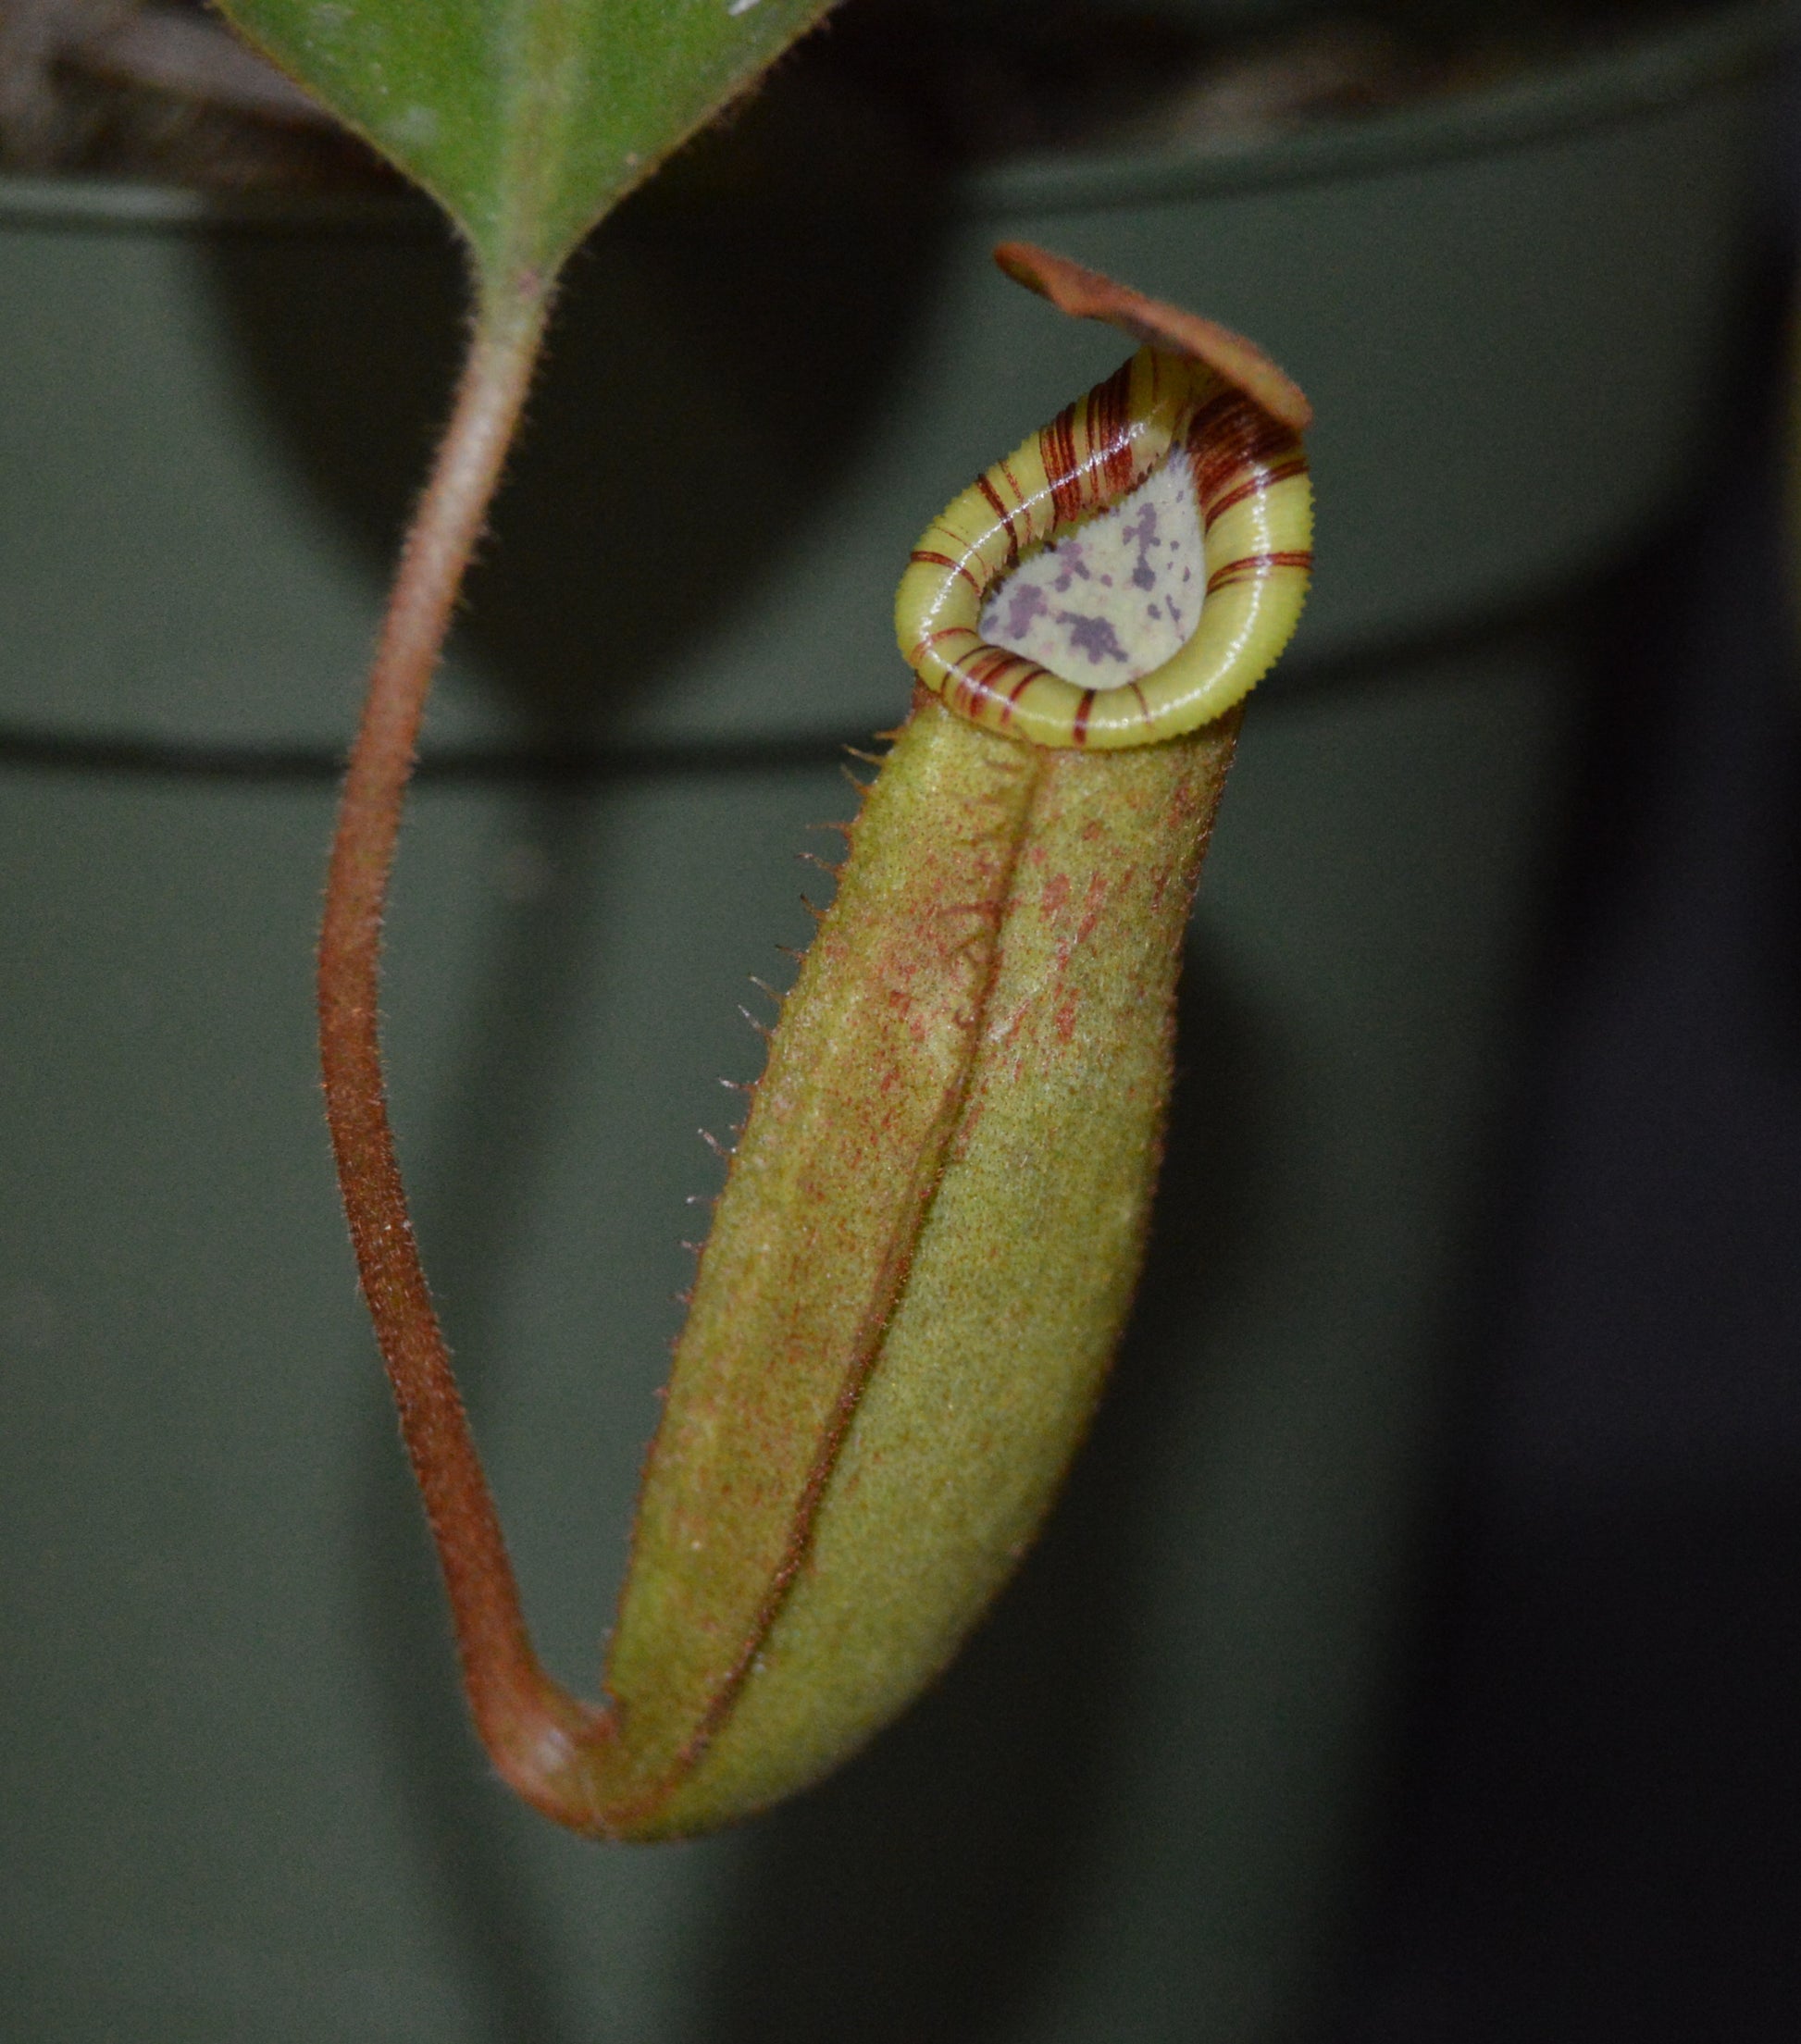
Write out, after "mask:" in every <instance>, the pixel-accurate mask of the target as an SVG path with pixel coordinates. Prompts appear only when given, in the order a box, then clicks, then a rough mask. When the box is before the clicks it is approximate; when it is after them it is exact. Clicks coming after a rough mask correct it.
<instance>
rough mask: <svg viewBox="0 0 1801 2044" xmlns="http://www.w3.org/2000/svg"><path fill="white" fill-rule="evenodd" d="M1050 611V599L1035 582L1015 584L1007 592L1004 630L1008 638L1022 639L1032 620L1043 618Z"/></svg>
mask: <svg viewBox="0 0 1801 2044" xmlns="http://www.w3.org/2000/svg"><path fill="white" fill-rule="evenodd" d="M1049 610H1050V598H1049V597H1047V596H1046V595H1045V593H1044V591H1043V590H1042V589H1041V588H1039V587H1038V585H1037V583H1036V582H1019V583H1015V584H1014V586H1013V588H1012V589H1010V590H1009V591H1008V592H1007V601H1006V613H1007V618H1006V624H1005V626H1004V629H1005V631H1006V634H1007V636H1008V638H1023V637H1024V636H1025V632H1026V631H1027V630H1028V629H1029V628H1030V626H1031V625H1032V622H1033V620H1034V619H1035V618H1039V617H1043V616H1044V615H1045V614H1046V613H1047V612H1049Z"/></svg>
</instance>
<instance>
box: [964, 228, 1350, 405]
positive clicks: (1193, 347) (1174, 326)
mask: <svg viewBox="0 0 1801 2044" xmlns="http://www.w3.org/2000/svg"><path fill="white" fill-rule="evenodd" d="M994 259H995V261H996V262H997V263H999V264H1000V267H1001V268H1002V269H1003V270H1005V271H1006V273H1007V275H1008V276H1009V277H1011V278H1012V279H1013V281H1014V282H1015V283H1016V284H1024V285H1025V288H1026V289H1027V290H1028V291H1037V294H1038V295H1039V297H1040V298H1048V299H1050V303H1051V304H1053V305H1055V306H1056V308H1057V310H1058V311H1059V312H1066V313H1068V314H1069V315H1070V316H1071V317H1072V318H1073V319H1104V320H1106V321H1107V323H1108V324H1109V325H1110V326H1113V327H1117V328H1120V330H1121V331H1122V332H1123V333H1127V334H1130V335H1131V337H1132V339H1133V340H1134V341H1148V342H1149V344H1150V345H1151V346H1152V347H1154V348H1167V349H1168V350H1169V351H1170V353H1172V354H1185V355H1189V356H1192V358H1193V359H1194V360H1195V361H1197V362H1202V363H1205V364H1206V365H1207V366H1208V367H1209V368H1210V369H1211V370H1212V371H1213V373H1214V374H1215V375H1216V376H1220V377H1223V378H1224V379H1225V380H1226V382H1228V383H1229V384H1231V385H1232V386H1233V388H1234V389H1235V390H1242V391H1243V392H1244V393H1245V395H1246V396H1247V397H1248V398H1251V399H1253V400H1254V401H1255V402H1256V403H1258V404H1261V406H1262V408H1263V409H1264V411H1266V412H1267V413H1269V414H1270V415H1271V416H1272V417H1273V418H1277V419H1280V420H1281V421H1282V423H1283V425H1285V426H1291V427H1294V429H1295V430H1296V431H1297V432H1301V431H1303V430H1304V429H1305V428H1306V427H1309V426H1310V425H1311V424H1312V423H1313V407H1312V406H1311V405H1310V403H1308V402H1307V399H1306V396H1305V395H1304V394H1303V392H1302V390H1301V388H1300V386H1299V385H1298V383H1296V382H1295V381H1294V380H1293V379H1292V378H1289V377H1287V376H1285V375H1284V374H1283V372H1282V371H1281V370H1280V369H1278V368H1277V367H1276V365H1275V364H1274V363H1273V362H1272V361H1271V360H1270V358H1269V356H1268V355H1266V354H1265V353H1263V351H1262V350H1261V348H1259V347H1258V346H1256V345H1255V343H1254V342H1252V341H1247V340H1246V339H1245V338H1244V336H1243V335H1242V334H1236V333H1234V332H1233V331H1232V329H1231V328H1229V327H1222V326H1221V325H1219V323H1218V322H1217V321H1216V320H1211V319H1203V318H1202V317H1201V316H1200V315H1199V313H1191V312H1184V311H1183V309H1182V308H1181V306H1180V305H1165V304H1161V302H1160V301H1159V300H1157V299H1155V298H1147V297H1145V295H1144V294H1143V293H1142V292H1141V291H1132V290H1130V289H1129V288H1128V287H1127V286H1126V285H1124V284H1116V283H1114V281H1113V280H1112V278H1111V277H1103V276H1102V275H1101V274H1100V272H1099V270H1093V269H1084V268H1083V267H1082V266H1081V264H1079V263H1072V262H1071V261H1070V260H1069V258H1068V257H1067V256H1065V255H1053V254H1051V253H1050V250H1049V249H1043V248H1035V247H1034V246H1033V245H1032V243H1031V242H1001V243H1000V247H999V248H997V249H996V250H995V252H994Z"/></svg>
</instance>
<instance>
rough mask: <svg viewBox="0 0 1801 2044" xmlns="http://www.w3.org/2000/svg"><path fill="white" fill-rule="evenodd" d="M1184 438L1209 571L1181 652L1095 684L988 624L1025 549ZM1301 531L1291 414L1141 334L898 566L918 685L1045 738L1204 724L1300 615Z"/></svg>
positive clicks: (1117, 739) (1158, 732)
mask: <svg viewBox="0 0 1801 2044" xmlns="http://www.w3.org/2000/svg"><path fill="white" fill-rule="evenodd" d="M1239 345H1240V346H1241V347H1246V348H1248V343H1239ZM1178 448H1179V449H1181V450H1183V451H1184V452H1186V455H1187V457H1188V459H1189V463H1190V465H1191V470H1192V474H1193V477H1194V488H1195V496H1196V506H1197V510H1198V513H1199V523H1200V530H1201V543H1202V550H1203V556H1204V561H1205V568H1206V584H1205V600H1204V601H1203V602H1202V604H1201V608H1200V614H1199V622H1198V624H1197V626H1196V628H1195V630H1194V632H1193V634H1192V635H1191V636H1190V638H1188V639H1187V640H1186V643H1184V644H1183V645H1182V646H1181V648H1180V649H1179V650H1178V651H1177V652H1175V653H1174V655H1173V656H1172V657H1171V658H1170V659H1168V660H1166V661H1165V662H1164V663H1162V664H1161V666H1158V667H1155V668H1153V669H1151V670H1150V671H1149V673H1147V674H1144V675H1138V676H1136V678H1133V679H1130V680H1127V681H1125V682H1124V683H1123V684H1115V685H1114V686H1112V687H1108V688H1092V687H1084V686H1083V685H1081V684H1080V683H1077V682H1074V681H1072V680H1070V679H1068V678H1067V677H1066V676H1064V675H1060V674H1056V673H1054V672H1052V671H1051V670H1050V668H1048V667H1045V666H1043V665H1041V664H1039V663H1037V661H1034V660H1032V659H1029V658H1028V657H1026V656H1025V654H1023V653H1019V652H1015V651H1013V650H1010V649H1009V648H1007V647H1004V646H1000V645H996V644H994V643H993V642H991V641H990V640H989V639H987V638H985V637H984V636H983V633H982V629H981V615H982V611H983V607H984V604H985V603H986V602H987V599H988V598H989V597H990V596H991V595H993V593H994V592H995V590H996V589H997V588H999V587H1000V584H1001V583H1002V582H1004V581H1005V579H1006V577H1007V576H1010V575H1011V574H1012V571H1013V570H1014V569H1015V568H1016V567H1018V566H1019V564H1020V563H1021V562H1022V561H1023V560H1025V558H1026V557H1027V556H1028V555H1030V554H1031V553H1033V552H1034V551H1037V550H1038V549H1040V548H1042V547H1044V546H1046V545H1048V544H1050V542H1051V541H1053V540H1055V539H1058V538H1060V537H1061V536H1062V535H1064V534H1067V533H1068V532H1070V531H1072V530H1073V529H1074V528H1075V527H1077V526H1081V525H1082V524H1084V523H1085V522H1087V521H1088V520H1090V519H1092V518H1094V517H1096V516H1097V515H1098V514H1101V513H1104V512H1106V511H1108V510H1110V509H1112V507H1113V506H1114V505H1116V504H1118V503H1119V502H1122V501H1123V500H1124V498H1125V497H1127V496H1128V495H1129V494H1130V493H1131V492H1132V491H1133V490H1134V489H1136V488H1137V487H1138V485H1139V484H1140V483H1142V482H1143V481H1144V480H1145V479H1146V477H1148V476H1149V475H1150V474H1151V473H1152V471H1153V470H1154V469H1155V468H1157V466H1158V465H1160V464H1161V463H1162V462H1163V461H1165V460H1166V459H1168V457H1169V455H1170V453H1171V452H1172V451H1173V450H1174V449H1178ZM1311 536H1312V518H1311V493H1310V485H1309V481H1308V472H1307V457H1306V453H1305V452H1304V450H1303V447H1302V444H1301V439H1300V434H1299V432H1298V429H1297V428H1296V427H1295V426H1294V425H1292V424H1290V423H1288V422H1287V421H1286V420H1284V419H1282V418H1279V417H1277V416H1275V415H1273V413H1272V412H1270V411H1268V410H1266V409H1265V408H1264V406H1263V405H1262V404H1261V403H1259V401H1258V399H1257V398H1256V397H1255V396H1253V395H1252V394H1250V393H1249V392H1248V391H1247V390H1244V389H1241V388H1239V387H1237V385H1236V384H1235V383H1233V382H1231V381H1229V380H1228V379H1227V378H1225V377H1223V376H1222V375H1221V374H1219V372H1218V371H1217V370H1215V369H1214V368H1212V367H1211V366H1210V365H1209V364H1207V363H1205V362H1202V361H1199V360H1198V359H1196V358H1195V357H1193V356H1191V355H1188V354H1185V353H1176V352H1174V351H1172V350H1171V349H1170V348H1168V347H1163V346H1146V347H1143V348H1140V349H1139V351H1138V353H1136V355H1134V356H1133V357H1132V358H1131V360H1130V361H1128V362H1126V363H1124V364H1123V365H1121V366H1120V368H1119V369H1117V370H1116V371H1115V372H1114V373H1113V374H1112V376H1111V377H1109V378H1107V379H1106V380H1105V381H1104V382H1102V383H1099V384H1097V385H1096V386H1095V387H1094V389H1093V390H1089V391H1088V392H1087V395H1086V396H1084V397H1082V398H1079V399H1077V400H1076V402H1075V403H1073V404H1069V405H1066V406H1065V407H1064V408H1063V410H1062V411H1061V412H1060V413H1058V415H1057V416H1056V417H1055V418H1054V419H1052V420H1051V421H1050V424H1049V425H1048V426H1045V427H1040V428H1039V430H1038V431H1037V433H1036V434H1034V435H1033V436H1032V438H1031V439H1030V440H1025V442H1023V443H1022V445H1021V446H1020V447H1018V448H1017V449H1015V450H1014V452H1012V454H1010V455H1008V456H1007V457H1006V458H1005V459H1004V460H1002V461H998V462H996V463H995V464H994V465H992V466H991V467H989V468H988V469H987V470H985V471H984V473H983V474H982V475H981V476H980V477H977V478H976V480H975V483H974V484H973V485H972V486H971V487H970V489H966V490H964V491H963V493H962V495H960V496H959V497H958V498H956V499H955V500H954V501H953V502H951V503H950V505H948V506H947V507H946V509H945V510H944V511H943V512H942V513H941V514H939V515H938V518H936V519H935V520H934V521H933V523H932V524H931V526H928V527H927V529H926V531H925V533H924V534H923V535H922V537H921V539H920V541H919V544H918V545H917V546H916V547H915V548H914V549H913V553H912V556H911V559H910V561H909V564H908V566H907V570H906V573H905V574H904V575H903V576H902V577H901V588H900V592H899V595H898V597H897V600H896V606H895V626H896V633H897V637H898V638H899V639H900V643H901V651H902V652H903V653H904V654H905V655H906V658H907V661H908V663H909V664H910V665H911V666H912V667H913V671H914V673H915V674H916V675H918V677H919V679H920V680H921V682H922V683H924V685H925V687H926V688H929V689H930V690H932V692H933V693H934V694H936V695H938V696H939V697H941V698H942V699H943V700H944V702H945V703H946V705H947V706H948V707H949V708H950V709H951V710H953V711H955V712H957V714H958V715H959V716H963V717H966V718H968V719H969V720H970V721H971V722H972V723H975V724H979V725H985V726H986V727H987V728H988V729H990V730H993V731H999V732H1002V733H1004V734H1006V735H1007V736H1009V737H1018V738H1024V739H1027V740H1030V741H1032V742H1034V743H1036V744H1039V745H1051V746H1081V747H1084V748H1086V749H1090V750H1111V749H1117V748H1119V747H1122V746H1133V745H1146V744H1151V743H1155V742H1156V741H1158V740H1160V739H1162V738H1167V737H1174V736H1175V735H1176V734H1177V733H1178V732H1182V731H1190V730H1194V729H1196V728H1197V727H1198V726H1199V725H1202V724H1206V723H1210V722H1211V720H1212V719H1213V718H1215V717H1217V716H1219V715H1221V714H1222V713H1223V712H1225V711H1226V710H1228V709H1230V708H1231V707H1232V706H1233V705H1234V704H1235V703H1236V702H1238V701H1239V700H1242V699H1243V697H1244V696H1245V695H1246V694H1247V693H1248V690H1249V689H1250V688H1252V687H1254V686H1255V684H1256V683H1257V682H1258V681H1259V680H1261V677H1262V676H1263V675H1264V674H1266V673H1267V672H1268V670H1269V668H1270V666H1271V665H1272V664H1273V662H1274V660H1275V659H1276V657H1277V655H1278V654H1279V653H1280V652H1281V650H1282V649H1283V647H1284V646H1285V645H1286V643H1287V640H1288V638H1289V636H1290V634H1291V633H1292V632H1293V629H1294V626H1295V623H1296V621H1297V619H1298V616H1299V613H1300V606H1301V602H1302V600H1303V598H1304V596H1305V594H1306V589H1307V582H1308V576H1309V573H1310V568H1311V565H1312V550H1311Z"/></svg>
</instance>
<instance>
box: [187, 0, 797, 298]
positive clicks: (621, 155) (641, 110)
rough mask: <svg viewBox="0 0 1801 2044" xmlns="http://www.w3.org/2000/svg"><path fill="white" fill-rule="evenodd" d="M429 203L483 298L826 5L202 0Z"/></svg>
mask: <svg viewBox="0 0 1801 2044" xmlns="http://www.w3.org/2000/svg"><path fill="white" fill-rule="evenodd" d="M219 5H220V8H221V11H222V12H223V13H224V14H225V15H226V16H227V17H228V18H229V19H230V20H231V21H232V22H233V23H234V24H235V25H236V26H237V27H238V28H239V29H241V30H242V31H243V33H244V34H245V35H247V36H248V37H249V38H250V39H251V41H252V42H254V43H256V44H257V45H258V46H259V47H260V48H261V49H263V50H264V51H265V52H266V53H267V55H268V56H270V57H271V58H273V59H274V61H275V62H276V63H277V64H279V66H280V67H281V68H282V69H283V70H285V71H287V72H288V73H289V74H290V75H291V76H292V78H294V79H295V80H297V81H298V82H299V83H300V84H301V85H303V86H304V87H305V88H306V90H307V91H308V92H310V93H313V94H314V95H315V96H316V97H317V98H318V99H320V100H322V101H323V102H324V103H325V105H328V106H329V108H330V109H331V110H332V112H333V113H335V114H336V115H338V116H339V118H341V119H342V120H343V121H345V122H346V123H347V124H348V125H349V126H350V127H352V128H354V129H355V130H357V131H358V132H359V133H360V134H362V135H364V136H365V137H366V139H367V140H368V141H369V142H372V143H373V144H374V145H375V147H376V148H378V149H379V150H380V152H381V153H382V155H385V156H387V157H389V158H390V159H391V161H392V162H393V163H394V164H396V165H397V166H398V167H400V168H401V169H402V170H404V172H405V173H406V174H407V176H408V177H410V178H412V179H414V180H416V182H418V183H419V184H421V185H423V186H424V187H425V189H426V190H427V191H428V192H430V193H431V194H432V196H433V197H434V198H436V199H437V200H438V201H439V202H440V204H442V205H443V206H444V208H445V209H446V211H447V212H449V214H450V215H451V217H452V218H453V220H454V221H455V222H456V224H457V226H458V227H459V228H460V229H462V230H463V233H464V234H465V236H466V238H467V240H468V242H469V243H470V245H471V246H472V248H473V249H474V251H475V254H476V259H477V263H478V267H479V268H480V270H481V273H482V276H483V279H484V281H485V282H486V283H488V284H489V285H490V286H494V285H498V284H501V283H503V281H507V280H513V281H518V280H521V278H522V273H525V274H526V275H527V276H532V275H535V276H536V277H538V278H540V279H542V278H546V277H548V276H550V275H552V274H553V273H554V272H555V270H556V269H557V268H559V267H560V266H561V265H562V264H563V262H564V260H565V257H567V255H568V254H569V253H570V252H571V251H572V250H573V249H574V248H575V246H576V244H577V243H578V242H580V240H581V239H582V237H583V236H584V235H585V234H586V233H587V232H588V230H589V229H590V227H592V226H593V224H594V222H595V221H596V220H598V219H599V218H600V217H601V216H602V214H603V213H605V212H606V211H607V210H608V209H609V208H610V207H611V206H612V205H613V204H615V203H616V202H617V201H618V200H619V199H620V198H621V197H623V196H624V194H625V193H626V192H628V191H630V189H631V188H632V187H633V186H634V185H636V184H638V183H640V182H641V181H642V180H643V179H645V178H646V177H648V176H649V175H650V173H651V172H652V170H653V169H654V168H655V167H656V166H657V165H658V164H659V163H660V162H661V161H662V160H663V158H664V157H665V156H666V155H668V154H669V152H670V151H671V150H672V149H674V148H675V147H676V146H677V144H678V143H679V142H682V141H683V140H684V139H685V138H686V137H687V136H688V135H689V134H691V133H692V132H693V130H695V129H696V128H698V127H700V126H701V125H702V123H703V122H704V121H705V120H706V119H707V118H709V117H710V116H711V115H713V114H714V113H716V112H717V111H718V110H719V108H720V107H722V106H724V105H727V103H728V102H729V101H730V100H732V99H733V98H735V97H736V96H737V95H738V94H739V93H741V92H743V91H744V89H745V88H746V87H747V86H748V85H750V84H751V81H753V80H754V79H755V78H756V77H757V76H758V74H759V73H760V72H762V71H763V70H764V69H765V68H767V67H768V66H769V65H770V64H771V63H772V62H774V60H775V59H776V56H779V55H780V54H781V52H782V51H783V50H784V49H785V48H787V46H788V45H789V43H791V42H793V41H794V39H795V38H796V37H797V36H799V35H800V34H801V33H802V31H805V30H806V29H807V28H809V27H810V26H811V25H812V24H813V23H814V21H815V20H817V19H819V17H820V16H821V15H823V14H824V13H825V12H826V8H827V7H828V6H830V5H831V0H219Z"/></svg>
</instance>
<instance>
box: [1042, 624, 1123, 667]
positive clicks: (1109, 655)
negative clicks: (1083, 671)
mask: <svg viewBox="0 0 1801 2044" xmlns="http://www.w3.org/2000/svg"><path fill="white" fill-rule="evenodd" d="M1057 622H1058V624H1060V625H1067V626H1069V644H1070V650H1071V651H1072V652H1076V653H1087V656H1088V664H1089V666H1090V667H1099V664H1100V663H1101V662H1102V661H1103V660H1117V661H1120V662H1124V659H1125V648H1124V646H1122V645H1121V644H1120V642H1119V636H1118V634H1117V633H1116V632H1115V631H1114V630H1113V621H1112V618H1111V617H1084V616H1083V615H1081V613H1079V612H1076V611H1059V612H1058V613H1057Z"/></svg>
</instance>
